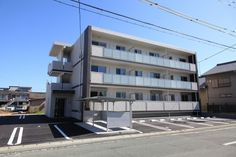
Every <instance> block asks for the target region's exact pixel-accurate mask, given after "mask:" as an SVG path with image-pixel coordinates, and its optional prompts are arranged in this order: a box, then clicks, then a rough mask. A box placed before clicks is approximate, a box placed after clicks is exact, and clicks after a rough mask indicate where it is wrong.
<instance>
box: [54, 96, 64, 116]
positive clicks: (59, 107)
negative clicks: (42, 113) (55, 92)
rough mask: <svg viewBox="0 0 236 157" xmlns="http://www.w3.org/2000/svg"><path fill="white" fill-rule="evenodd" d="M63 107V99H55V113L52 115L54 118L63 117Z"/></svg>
mask: <svg viewBox="0 0 236 157" xmlns="http://www.w3.org/2000/svg"><path fill="white" fill-rule="evenodd" d="M64 107H65V99H63V98H56V103H55V113H54V117H55V118H62V117H64Z"/></svg>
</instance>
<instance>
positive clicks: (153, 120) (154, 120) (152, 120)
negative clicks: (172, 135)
mask: <svg viewBox="0 0 236 157" xmlns="http://www.w3.org/2000/svg"><path fill="white" fill-rule="evenodd" d="M157 121H158V120H156V119H151V120H150V122H157Z"/></svg>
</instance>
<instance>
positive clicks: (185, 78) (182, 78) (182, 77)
mask: <svg viewBox="0 0 236 157" xmlns="http://www.w3.org/2000/svg"><path fill="white" fill-rule="evenodd" d="M180 79H181V81H188V78H187V77H186V76H181V77H180Z"/></svg>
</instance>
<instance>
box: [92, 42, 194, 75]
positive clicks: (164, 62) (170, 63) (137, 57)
mask: <svg viewBox="0 0 236 157" xmlns="http://www.w3.org/2000/svg"><path fill="white" fill-rule="evenodd" d="M92 55H94V56H99V57H107V58H113V59H119V60H125V61H132V62H137V63H144V64H150V65H157V66H163V67H168V68H175V69H181V70H188V71H193V72H196V65H195V64H192V63H185V62H180V61H177V60H170V59H166V58H161V57H153V56H148V55H144V54H135V53H131V52H128V51H120V50H114V49H108V48H103V47H101V46H94V45H93V46H92Z"/></svg>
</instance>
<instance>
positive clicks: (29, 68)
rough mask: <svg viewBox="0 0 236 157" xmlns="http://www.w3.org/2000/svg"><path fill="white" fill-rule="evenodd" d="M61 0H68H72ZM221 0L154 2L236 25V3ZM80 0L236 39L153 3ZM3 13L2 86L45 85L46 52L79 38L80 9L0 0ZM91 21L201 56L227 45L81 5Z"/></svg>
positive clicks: (228, 55) (48, 0)
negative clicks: (101, 13)
mask: <svg viewBox="0 0 236 157" xmlns="http://www.w3.org/2000/svg"><path fill="white" fill-rule="evenodd" d="M62 1H64V2H69V0H62ZM222 1H224V0H207V1H206V0H191V1H190V0H157V1H156V2H158V3H160V4H162V5H165V6H167V7H169V8H172V9H175V10H177V11H180V12H183V13H185V14H188V15H191V16H193V17H197V18H199V19H203V20H206V21H209V22H211V23H214V24H217V25H220V26H224V27H227V28H228V29H231V30H236V20H235V15H236V7H229V6H227V4H226V3H222ZM225 1H227V0H225ZM82 2H86V3H89V4H92V5H95V6H99V7H102V8H104V9H107V10H111V11H114V12H119V13H122V14H125V15H128V16H131V17H134V18H138V19H142V20H145V21H149V22H151V23H154V24H157V25H160V26H164V27H168V28H171V29H175V30H178V31H181V32H185V33H188V34H191V35H195V36H199V37H202V38H206V39H209V40H213V41H215V42H219V43H223V44H226V45H233V44H235V43H236V38H235V37H231V36H229V35H226V34H222V33H219V32H216V31H213V30H211V29H208V28H205V27H203V26H200V25H197V24H194V23H191V22H189V21H185V20H183V19H181V18H179V17H176V16H173V15H170V14H168V13H166V12H163V11H160V10H159V9H157V8H152V7H150V6H148V5H147V4H145V3H143V2H142V1H140V0H83V1H82ZM0 19H1V20H0V24H1V25H0V43H1V46H0V53H1V60H0V67H1V75H0V87H8V86H9V85H21V86H32V87H33V91H45V88H46V82H47V81H49V82H51V81H54V79H51V78H50V77H48V76H47V66H48V63H49V62H50V61H51V60H53V58H50V57H49V56H48V53H49V50H50V48H51V45H52V43H53V42H54V41H62V42H66V43H74V42H75V40H76V39H77V38H78V36H79V16H78V9H75V8H71V7H68V6H64V5H61V4H58V3H56V2H54V1H53V0H20V1H17V0H1V1H0ZM88 25H94V26H97V27H102V28H106V29H110V30H114V31H118V32H123V33H127V34H131V35H135V36H138V37H142V38H147V39H151V40H156V41H159V42H163V43H167V44H171V45H175V46H177V47H181V48H185V49H189V50H193V51H196V52H197V57H198V60H202V59H204V58H205V57H207V56H209V55H211V54H213V53H215V52H218V51H220V50H222V49H223V48H222V47H217V46H210V45H206V44H203V43H199V42H196V41H192V40H188V39H185V38H181V37H178V36H175V35H170V34H167V33H162V32H157V31H153V30H149V29H146V28H142V27H138V26H134V25H131V24H127V23H124V22H120V21H116V20H111V19H109V18H106V17H102V16H99V15H96V14H92V13H88V12H85V11H82V30H84V29H85V28H86V27H87V26H88ZM232 60H236V52H235V51H225V52H224V53H222V54H220V55H218V56H216V57H213V58H211V59H209V60H207V61H205V62H202V63H201V64H200V66H199V72H200V74H202V73H204V72H205V71H207V70H209V69H210V68H212V67H213V66H215V65H216V64H217V63H221V62H227V61H232Z"/></svg>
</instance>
